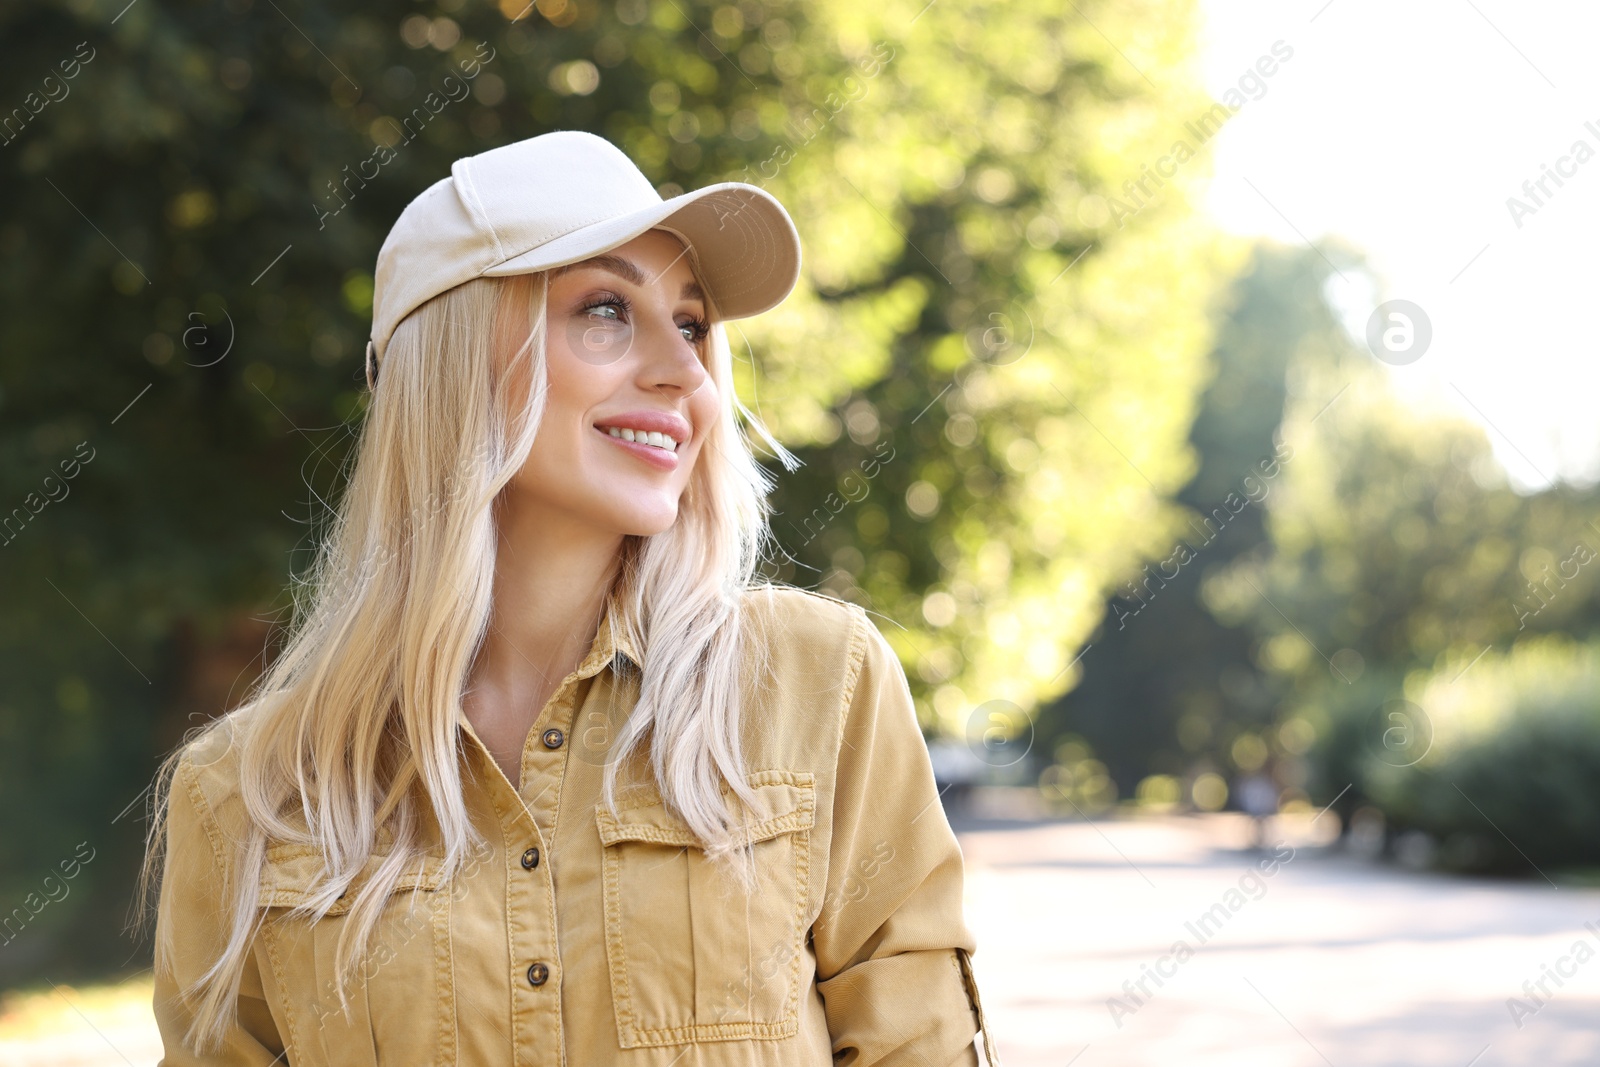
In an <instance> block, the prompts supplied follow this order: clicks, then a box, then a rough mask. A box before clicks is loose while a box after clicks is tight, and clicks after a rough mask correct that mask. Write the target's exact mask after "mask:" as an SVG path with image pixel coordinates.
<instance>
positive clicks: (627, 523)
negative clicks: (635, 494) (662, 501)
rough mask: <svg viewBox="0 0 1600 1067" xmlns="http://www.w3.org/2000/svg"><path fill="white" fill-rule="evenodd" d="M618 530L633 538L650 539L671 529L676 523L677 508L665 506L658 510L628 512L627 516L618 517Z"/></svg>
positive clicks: (675, 506) (671, 505) (669, 505)
mask: <svg viewBox="0 0 1600 1067" xmlns="http://www.w3.org/2000/svg"><path fill="white" fill-rule="evenodd" d="M618 518H619V520H620V521H619V522H618V528H619V529H620V530H621V531H622V532H623V533H625V534H632V535H633V536H635V537H651V536H653V535H655V534H658V533H664V532H665V531H667V530H670V529H672V527H673V524H674V523H676V522H677V521H678V506H677V505H676V504H666V505H663V506H662V507H660V508H649V509H641V510H637V511H633V510H630V511H629V513H628V514H626V515H622V516H618Z"/></svg>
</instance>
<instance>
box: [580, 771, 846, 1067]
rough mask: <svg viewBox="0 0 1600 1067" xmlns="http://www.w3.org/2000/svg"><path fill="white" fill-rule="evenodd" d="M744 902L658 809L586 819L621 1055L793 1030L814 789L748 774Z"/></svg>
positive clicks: (785, 774) (782, 777) (781, 774)
mask: <svg viewBox="0 0 1600 1067" xmlns="http://www.w3.org/2000/svg"><path fill="white" fill-rule="evenodd" d="M748 781H749V783H750V785H751V786H752V787H753V788H754V789H755V791H756V793H757V795H758V797H759V799H760V804H759V806H758V808H757V809H756V810H755V811H754V812H749V813H747V821H745V822H744V823H742V824H741V826H740V828H739V832H738V833H739V838H740V839H741V840H749V841H752V842H754V859H755V875H756V886H755V889H754V890H753V891H752V892H751V893H749V894H748V895H747V894H746V893H745V891H744V890H743V889H742V888H741V887H740V886H739V884H738V883H737V882H736V881H734V879H733V877H732V875H731V874H730V873H728V872H727V871H725V870H724V869H723V867H722V866H721V864H720V863H713V861H711V860H709V859H707V858H706V856H705V854H704V853H703V852H702V851H701V849H700V847H699V844H698V843H697V841H696V839H695V837H694V835H693V833H692V832H691V831H690V830H689V828H688V826H687V825H685V824H684V823H683V821H682V820H681V819H679V818H677V817H676V816H675V815H673V814H672V813H670V812H669V811H667V809H666V808H665V806H664V805H663V804H662V803H661V802H660V801H659V799H657V800H655V801H653V802H649V801H647V802H644V803H638V804H635V805H633V806H631V807H626V808H622V809H621V810H619V812H618V813H617V814H616V815H612V814H611V812H610V811H608V810H607V809H606V808H605V807H604V806H603V805H602V806H601V807H599V809H598V810H597V812H596V821H597V822H598V823H599V828H600V842H601V845H602V851H603V853H604V855H603V857H602V862H603V864H604V869H603V872H602V875H603V880H604V896H605V901H604V904H605V934H606V954H607V960H608V962H609V964H610V971H611V995H612V1002H613V1004H614V1006H615V1009H616V1021H617V1038H618V1040H619V1042H620V1043H621V1045H622V1047H623V1048H641V1047H648V1046H660V1045H677V1044H685V1043H688V1042H699V1041H728V1040H737V1039H780V1038H785V1037H790V1036H792V1035H794V1034H795V1033H796V1032H797V1031H798V1026H799V1005H800V994H801V990H802V988H804V986H805V983H804V982H802V975H803V973H804V964H805V961H806V959H807V955H806V951H805V939H804V929H803V927H804V921H803V916H804V913H805V908H806V902H807V892H808V877H809V869H808V868H809V862H808V861H809V855H810V845H811V829H812V826H813V824H814V820H815V809H816V784H815V775H813V774H811V773H810V772H795V771H758V772H756V773H754V774H751V775H750V776H749V778H748Z"/></svg>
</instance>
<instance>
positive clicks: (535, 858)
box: [522, 848, 539, 871]
mask: <svg viewBox="0 0 1600 1067" xmlns="http://www.w3.org/2000/svg"><path fill="white" fill-rule="evenodd" d="M522 866H523V867H525V868H527V869H528V870H530V871H531V870H533V869H534V868H535V867H537V866H539V850H538V849H536V848H530V849H529V850H528V851H526V852H524V853H523V854H522Z"/></svg>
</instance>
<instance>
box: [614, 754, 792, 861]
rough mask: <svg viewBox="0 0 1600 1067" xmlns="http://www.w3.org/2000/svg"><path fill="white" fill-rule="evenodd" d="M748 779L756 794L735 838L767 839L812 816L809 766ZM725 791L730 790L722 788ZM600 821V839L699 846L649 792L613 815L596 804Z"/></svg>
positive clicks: (759, 773) (760, 773) (761, 773)
mask: <svg viewBox="0 0 1600 1067" xmlns="http://www.w3.org/2000/svg"><path fill="white" fill-rule="evenodd" d="M747 781H748V782H749V783H750V786H751V788H752V789H754V790H755V793H756V804H755V807H754V808H753V809H751V810H749V811H747V812H745V813H744V821H742V822H741V823H740V824H739V826H738V827H737V829H736V830H735V832H734V840H735V841H736V842H738V843H739V844H744V843H745V842H747V841H748V842H756V841H765V840H767V839H768V838H772V837H777V836H778V835H779V834H787V833H792V832H794V831H796V830H806V829H810V827H811V826H812V825H813V823H814V822H815V818H816V776H815V775H814V774H812V773H810V772H809V771H805V772H801V771H757V772H755V773H754V774H751V775H749V776H748V778H747ZM723 795H724V796H725V797H731V796H732V791H731V790H730V789H728V788H727V787H726V786H724V787H723ZM595 820H596V821H597V822H598V823H599V824H600V843H601V844H602V845H614V844H616V843H617V842H619V841H648V842H652V843H654V844H658V845H680V846H683V845H687V846H690V847H694V848H699V847H700V840H699V839H698V838H697V837H695V835H694V832H693V831H692V830H690V829H689V826H688V824H687V823H685V822H684V821H683V820H682V819H680V818H678V816H676V815H674V814H673V813H672V812H670V811H668V810H667V807H666V804H665V802H664V801H662V800H661V799H660V797H659V796H658V795H656V794H655V793H654V792H653V791H652V792H651V793H650V795H649V796H648V797H647V798H646V799H644V800H642V801H641V802H638V803H635V804H632V805H630V806H628V807H623V808H620V809H619V810H618V811H617V813H616V814H615V815H613V814H612V813H611V812H610V811H609V810H608V809H607V808H606V807H605V805H604V804H601V805H599V806H598V807H597V808H596V809H595Z"/></svg>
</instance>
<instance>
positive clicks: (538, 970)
mask: <svg viewBox="0 0 1600 1067" xmlns="http://www.w3.org/2000/svg"><path fill="white" fill-rule="evenodd" d="M549 977H550V968H549V967H547V966H545V965H544V964H542V963H535V964H534V965H533V966H531V967H529V968H528V984H529V985H534V986H541V985H544V983H545V980H546V979H548V978H549Z"/></svg>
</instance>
